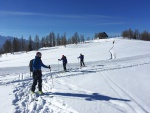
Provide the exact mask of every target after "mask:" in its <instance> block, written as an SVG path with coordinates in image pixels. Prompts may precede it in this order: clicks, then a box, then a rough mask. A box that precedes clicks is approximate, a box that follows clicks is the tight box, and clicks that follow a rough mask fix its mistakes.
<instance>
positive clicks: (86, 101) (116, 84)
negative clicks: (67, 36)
mask: <svg viewBox="0 0 150 113" xmlns="http://www.w3.org/2000/svg"><path fill="white" fill-rule="evenodd" d="M113 41H114V39H107V40H106V39H105V40H97V41H90V42H88V43H85V44H78V45H73V44H72V45H67V47H66V48H65V47H63V46H60V47H53V48H42V49H41V50H39V51H41V52H42V54H43V55H42V61H43V63H44V64H47V65H49V64H50V65H51V67H52V70H51V73H50V70H48V69H43V82H42V83H43V91H44V92H45V95H42V96H38V95H37V97H33V95H31V94H30V93H29V92H30V87H31V85H32V77H30V73H29V69H28V65H29V61H30V59H32V58H34V56H35V54H36V51H32V52H29V53H16V54H15V55H11V54H7V55H3V56H2V57H1V58H0V72H1V73H0V90H1V91H2V92H3V93H1V94H0V97H1V99H0V101H1V103H0V111H1V113H149V112H150V102H149V100H150V95H149V94H150V88H149V86H150V82H149V80H150V76H149V74H150V51H149V50H150V42H146V41H135V40H124V39H115V44H114V47H113V43H112V42H113ZM112 47H113V48H112ZM111 48H112V50H113V52H114V54H115V55H116V58H115V59H110V58H111V54H110V49H111ZM80 53H83V54H84V56H85V64H86V67H82V68H79V61H78V59H77V57H78V56H79V54H80ZM63 54H64V55H66V56H67V59H68V65H67V69H68V72H62V64H61V62H58V60H57V59H58V58H60V57H61V56H62V55H63ZM51 75H52V77H53V82H52V79H51ZM52 83H54V87H53V85H52ZM8 108H9V109H8Z"/></svg>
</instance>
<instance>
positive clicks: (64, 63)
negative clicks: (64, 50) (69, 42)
mask: <svg viewBox="0 0 150 113" xmlns="http://www.w3.org/2000/svg"><path fill="white" fill-rule="evenodd" d="M61 60H62V63H63V68H64V71H67V69H66V64H67V58H66V56H65V55H62V58H61V59H58V61H61Z"/></svg>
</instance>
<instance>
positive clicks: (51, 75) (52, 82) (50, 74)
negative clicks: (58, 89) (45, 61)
mask: <svg viewBox="0 0 150 113" xmlns="http://www.w3.org/2000/svg"><path fill="white" fill-rule="evenodd" d="M50 76H51V80H52V88H54V83H53V77H52V73H51V68H50Z"/></svg>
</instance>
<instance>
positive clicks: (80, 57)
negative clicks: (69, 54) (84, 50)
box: [78, 53, 85, 67]
mask: <svg viewBox="0 0 150 113" xmlns="http://www.w3.org/2000/svg"><path fill="white" fill-rule="evenodd" d="M78 59H80V67H82V66H85V64H84V55H82V54H81V53H80V56H79V57H78Z"/></svg>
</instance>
